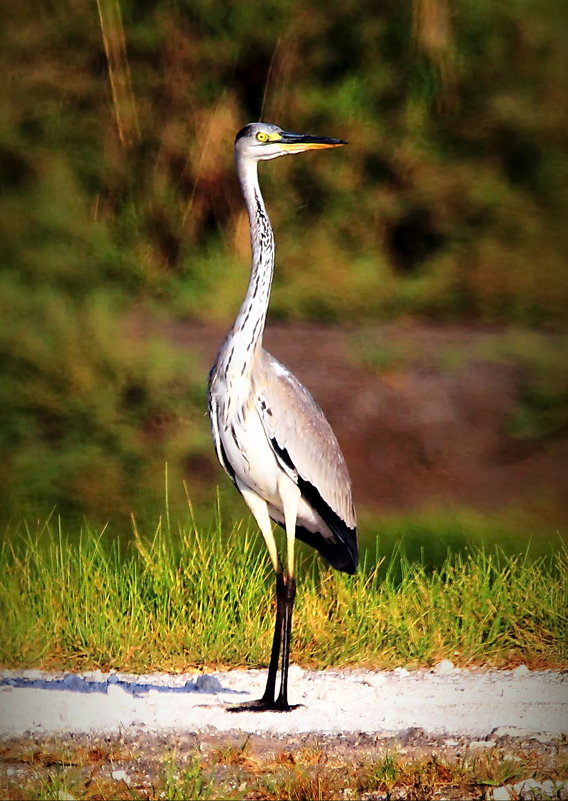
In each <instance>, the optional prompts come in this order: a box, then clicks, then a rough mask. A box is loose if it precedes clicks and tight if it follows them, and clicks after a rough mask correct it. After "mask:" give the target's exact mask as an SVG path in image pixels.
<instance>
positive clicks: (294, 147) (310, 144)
mask: <svg viewBox="0 0 568 801" xmlns="http://www.w3.org/2000/svg"><path fill="white" fill-rule="evenodd" d="M278 144H279V146H280V147H281V148H282V150H284V151H285V152H287V153H302V152H303V151H304V150H323V149H324V148H328V147H340V146H341V145H346V144H347V142H345V141H344V140H343V139H330V138H329V137H327V136H309V135H306V134H295V133H289V132H288V131H283V132H282V138H281V139H280V140H279V141H278Z"/></svg>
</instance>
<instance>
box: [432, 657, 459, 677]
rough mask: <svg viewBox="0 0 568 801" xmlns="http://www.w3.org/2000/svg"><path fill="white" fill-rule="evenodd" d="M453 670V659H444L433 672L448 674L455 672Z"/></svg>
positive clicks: (441, 674)
mask: <svg viewBox="0 0 568 801" xmlns="http://www.w3.org/2000/svg"><path fill="white" fill-rule="evenodd" d="M453 671H454V663H453V662H452V661H451V659H442V661H441V662H438V664H437V665H436V667H435V668H434V670H433V671H432V672H433V673H435V674H436V675H437V676H447V675H448V673H453Z"/></svg>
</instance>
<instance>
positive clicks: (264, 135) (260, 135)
mask: <svg viewBox="0 0 568 801" xmlns="http://www.w3.org/2000/svg"><path fill="white" fill-rule="evenodd" d="M256 141H257V142H267V141H268V134H267V133H266V132H265V131H259V132H258V133H257V135H256Z"/></svg>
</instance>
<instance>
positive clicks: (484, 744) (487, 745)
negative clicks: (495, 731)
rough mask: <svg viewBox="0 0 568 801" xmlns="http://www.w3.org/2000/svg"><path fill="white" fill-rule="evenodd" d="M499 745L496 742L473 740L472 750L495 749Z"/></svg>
mask: <svg viewBox="0 0 568 801" xmlns="http://www.w3.org/2000/svg"><path fill="white" fill-rule="evenodd" d="M496 745H497V742H496V741H495V740H473V741H472V742H471V743H470V744H469V747H470V748H494V747H495V746H496Z"/></svg>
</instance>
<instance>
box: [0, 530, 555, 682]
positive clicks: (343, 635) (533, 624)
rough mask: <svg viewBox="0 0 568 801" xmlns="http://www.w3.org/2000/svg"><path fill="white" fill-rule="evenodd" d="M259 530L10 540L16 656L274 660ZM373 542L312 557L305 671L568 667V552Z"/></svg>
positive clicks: (8, 625)
mask: <svg viewBox="0 0 568 801" xmlns="http://www.w3.org/2000/svg"><path fill="white" fill-rule="evenodd" d="M259 539H260V538H259V537H258V535H257V534H256V532H252V531H249V530H248V529H247V528H245V527H244V526H243V525H240V526H239V525H237V526H235V527H233V529H232V530H230V531H224V530H223V525H222V524H221V522H220V521H218V523H217V524H216V525H215V526H214V527H212V528H211V529H210V530H203V529H202V530H199V531H198V530H196V528H195V526H194V525H193V523H192V522H191V521H190V520H187V521H185V522H181V523H179V524H178V525H177V527H176V525H175V522H174V521H172V520H170V519H169V518H166V519H164V520H163V521H161V522H160V524H159V525H158V526H157V528H156V530H155V531H154V532H153V534H151V535H146V534H143V533H141V532H140V531H138V529H137V528H136V526H135V527H134V535H133V538H132V540H131V541H130V543H127V544H124V542H123V541H121V540H120V539H118V538H114V539H113V538H111V537H110V534H109V532H108V531H105V530H104V529H102V530H96V529H95V528H93V527H92V526H90V525H88V524H84V525H83V528H82V530H81V531H80V533H79V536H77V535H76V532H73V531H65V530H64V528H63V525H62V524H60V525H59V526H55V525H51V524H49V523H47V524H45V525H43V526H40V527H38V529H37V530H36V531H33V532H32V531H30V530H29V529H28V530H23V531H22V532H21V533H19V534H12V536H11V537H10V538H8V539H6V540H5V542H4V544H3V545H2V547H1V549H0V571H1V574H2V576H3V581H2V586H1V588H0V615H1V619H2V621H3V625H2V627H1V630H0V662H1V663H2V664H4V665H7V666H24V667H31V666H35V667H38V666H42V667H52V668H53V667H59V668H66V669H88V668H96V667H99V668H101V669H109V668H115V669H121V670H150V669H151V670H171V671H176V670H186V669H190V668H192V667H198V666H201V665H207V666H214V665H219V666H221V665H223V666H238V665H249V666H253V665H256V666H258V665H263V664H266V660H267V657H268V654H269V649H270V641H271V634H272V631H271V628H272V616H273V576H272V572H271V568H270V564H269V561H268V559H267V556H266V554H265V552H264V550H263V548H261V547H259ZM376 556H377V555H376V554H373V551H372V550H367V552H366V555H365V557H364V560H363V565H362V569H361V570H360V571H359V573H358V574H357V575H356V576H354V577H350V576H346V575H344V574H340V573H337V572H336V571H333V570H330V569H327V568H325V567H324V566H322V563H321V562H320V561H319V560H316V559H312V558H307V559H304V560H301V565H300V570H299V587H300V589H299V593H298V599H297V611H296V614H295V624H294V643H293V654H292V658H293V659H294V660H295V661H297V662H298V663H300V664H302V665H305V666H315V667H325V666H328V665H336V666H338V665H358V666H361V665H365V666H368V667H377V668H378V667H394V666H396V665H401V664H402V665H407V666H426V665H430V664H432V663H435V662H436V661H438V660H439V659H442V658H450V659H452V660H453V661H454V662H455V663H457V664H460V665H468V664H483V665H505V664H515V663H520V662H525V663H527V664H529V665H532V666H543V665H547V666H557V665H560V664H565V662H566V657H567V656H568V647H567V643H568V636H567V635H568V625H567V624H568V617H567V615H566V598H567V597H568V592H567V590H568V587H567V583H568V581H567V579H568V570H567V567H568V553H567V551H566V548H565V547H563V546H562V545H559V547H558V548H557V549H556V550H554V551H551V553H550V554H549V555H548V556H546V557H538V558H532V557H531V556H530V555H529V552H528V551H527V552H525V553H524V554H510V553H506V552H505V551H503V550H501V549H499V548H498V547H495V548H493V549H491V550H490V549H488V548H482V547H472V548H471V549H465V550H463V551H461V552H459V553H454V552H451V551H448V553H447V555H446V556H445V558H444V559H443V561H442V563H441V565H440V566H439V567H438V568H433V567H432V566H431V565H427V564H424V562H423V561H420V560H414V561H411V560H410V559H409V558H408V557H407V556H406V555H405V553H404V549H403V547H399V548H395V549H394V550H392V552H391V555H390V556H389V558H388V559H383V560H381V559H377V558H376Z"/></svg>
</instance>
